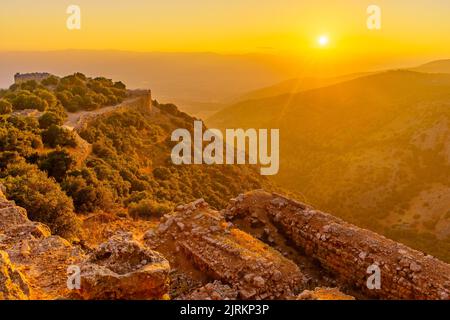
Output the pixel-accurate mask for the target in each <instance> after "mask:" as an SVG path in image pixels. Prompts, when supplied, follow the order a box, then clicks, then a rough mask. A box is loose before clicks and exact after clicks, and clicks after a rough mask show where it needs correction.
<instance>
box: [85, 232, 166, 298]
mask: <svg viewBox="0 0 450 320" xmlns="http://www.w3.org/2000/svg"><path fill="white" fill-rule="evenodd" d="M169 271H170V267H169V262H168V261H167V260H166V259H165V258H164V257H163V256H162V255H161V254H159V253H158V252H155V251H152V250H150V249H147V248H144V247H143V246H142V245H141V244H139V243H138V242H137V241H135V240H133V238H132V234H130V233H121V234H117V235H115V236H113V237H111V238H110V239H109V240H108V241H107V242H105V243H103V244H101V245H100V246H98V247H97V248H96V249H95V250H94V252H93V253H92V254H91V255H90V256H89V257H88V259H87V260H86V261H85V262H84V263H83V264H82V266H81V288H80V291H79V293H80V296H81V297H82V298H83V299H161V298H163V296H164V295H166V294H167V292H168V288H169V281H168V279H169V278H168V274H169Z"/></svg>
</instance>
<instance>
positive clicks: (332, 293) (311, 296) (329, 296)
mask: <svg viewBox="0 0 450 320" xmlns="http://www.w3.org/2000/svg"><path fill="white" fill-rule="evenodd" d="M297 300H355V298H354V297H352V296H349V295H347V294H345V293H342V292H341V291H339V289H337V288H323V287H317V288H315V289H314V290H305V291H303V292H302V293H300V294H299V295H298V296H297Z"/></svg>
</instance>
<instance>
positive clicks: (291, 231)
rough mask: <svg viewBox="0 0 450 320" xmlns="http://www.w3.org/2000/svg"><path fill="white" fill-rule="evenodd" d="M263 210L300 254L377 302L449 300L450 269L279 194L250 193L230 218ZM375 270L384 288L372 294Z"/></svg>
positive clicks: (234, 204) (230, 211) (239, 200)
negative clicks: (370, 283)
mask: <svg viewBox="0 0 450 320" xmlns="http://www.w3.org/2000/svg"><path fill="white" fill-rule="evenodd" d="M256 205H258V206H259V207H261V206H262V207H263V208H264V210H265V211H266V214H267V215H268V216H269V217H270V219H271V220H272V221H273V223H274V224H275V225H276V226H277V227H278V228H279V230H280V231H281V232H283V233H284V234H285V236H286V238H288V239H289V240H290V241H292V242H293V243H294V245H295V246H296V247H297V249H298V250H301V251H302V252H303V253H304V254H305V255H306V256H310V257H312V258H314V259H316V260H317V261H319V262H320V264H321V265H322V267H324V268H325V269H327V270H329V271H330V272H331V273H333V274H334V275H335V276H336V277H338V278H339V279H340V280H341V281H342V282H343V283H346V284H348V285H350V286H352V287H355V289H357V290H358V291H360V292H361V293H363V294H364V295H365V296H367V297H371V298H379V299H450V265H449V264H446V263H444V262H442V261H440V260H438V259H436V258H434V257H432V256H430V255H426V254H424V253H421V252H419V251H416V250H413V249H411V248H409V247H407V246H405V245H403V244H400V243H397V242H395V241H392V240H390V239H387V238H385V237H383V236H381V235H379V234H377V233H374V232H371V231H369V230H365V229H362V228H359V227H356V226H354V225H351V224H349V223H346V222H344V221H343V220H341V219H339V218H336V217H334V216H332V215H330V214H327V213H323V212H320V211H317V210H314V209H313V208H311V207H309V206H307V205H304V204H302V203H300V202H296V201H293V200H291V199H288V198H285V197H283V196H281V195H278V194H270V193H266V192H263V191H256V192H251V193H248V194H245V195H241V196H240V197H238V198H236V199H233V201H232V202H231V204H230V206H229V207H228V208H227V209H226V212H227V215H228V216H238V215H242V214H251V212H252V206H256ZM371 265H376V266H378V267H379V270H380V275H381V287H380V288H379V289H369V288H368V286H367V280H368V278H369V276H371V275H372V274H373V273H368V267H369V266H371Z"/></svg>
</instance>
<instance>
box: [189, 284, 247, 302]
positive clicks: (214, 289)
mask: <svg viewBox="0 0 450 320" xmlns="http://www.w3.org/2000/svg"><path fill="white" fill-rule="evenodd" d="M237 297H238V292H237V291H236V290H234V289H233V288H231V287H230V286H229V285H226V284H223V283H222V282H220V281H217V280H216V281H214V282H210V283H207V284H206V285H204V286H203V287H200V288H198V289H196V290H194V291H193V292H191V293H189V294H188V295H186V296H183V297H182V298H181V300H236V299H237Z"/></svg>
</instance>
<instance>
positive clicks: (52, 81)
mask: <svg viewBox="0 0 450 320" xmlns="http://www.w3.org/2000/svg"><path fill="white" fill-rule="evenodd" d="M58 82H59V79H58V78H57V77H55V76H50V77H48V78H46V79H44V80H42V81H41V83H42V85H44V86H57V85H58Z"/></svg>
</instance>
